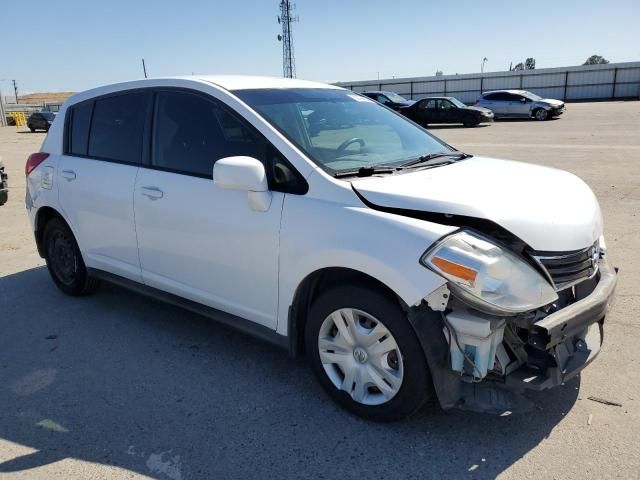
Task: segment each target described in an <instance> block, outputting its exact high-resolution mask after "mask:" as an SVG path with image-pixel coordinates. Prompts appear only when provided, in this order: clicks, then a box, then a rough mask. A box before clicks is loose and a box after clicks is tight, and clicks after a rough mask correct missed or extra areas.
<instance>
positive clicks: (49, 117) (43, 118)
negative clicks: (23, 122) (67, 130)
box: [27, 112, 56, 132]
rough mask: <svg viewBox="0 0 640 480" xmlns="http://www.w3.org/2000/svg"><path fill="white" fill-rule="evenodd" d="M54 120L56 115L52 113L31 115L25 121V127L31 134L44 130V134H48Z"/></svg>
mask: <svg viewBox="0 0 640 480" xmlns="http://www.w3.org/2000/svg"><path fill="white" fill-rule="evenodd" d="M54 118H56V114H55V113H53V112H36V113H32V114H31V115H29V118H28V119H27V127H29V130H31V131H32V132H35V131H36V130H44V131H45V132H48V131H49V127H50V126H51V124H52V123H53V120H54Z"/></svg>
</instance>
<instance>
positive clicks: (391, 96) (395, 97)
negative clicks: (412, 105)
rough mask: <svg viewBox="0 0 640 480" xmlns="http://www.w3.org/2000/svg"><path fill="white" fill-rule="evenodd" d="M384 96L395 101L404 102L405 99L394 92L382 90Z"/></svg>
mask: <svg viewBox="0 0 640 480" xmlns="http://www.w3.org/2000/svg"><path fill="white" fill-rule="evenodd" d="M384 96H386V97H387V98H388V99H389V100H391V101H392V102H395V103H405V102H406V101H407V99H406V98H404V97H401V96H400V95H398V94H397V93H395V92H384Z"/></svg>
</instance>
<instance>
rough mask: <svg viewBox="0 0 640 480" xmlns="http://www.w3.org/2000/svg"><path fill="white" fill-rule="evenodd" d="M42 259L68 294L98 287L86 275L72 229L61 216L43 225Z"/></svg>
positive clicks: (77, 294) (87, 292) (88, 291)
mask: <svg viewBox="0 0 640 480" xmlns="http://www.w3.org/2000/svg"><path fill="white" fill-rule="evenodd" d="M43 242H44V249H45V261H46V262H47V269H48V270H49V274H50V275H51V278H52V279H53V282H54V283H55V284H56V285H57V286H58V288H60V290H62V291H63V292H64V293H66V294H67V295H74V296H79V295H87V294H89V293H92V292H93V291H94V290H95V289H96V288H97V287H98V284H99V282H98V280H97V279H95V278H92V277H91V276H89V273H88V272H87V268H86V266H85V264H84V261H83V260H82V254H81V253H80V248H78V243H77V242H76V239H75V237H74V236H73V232H71V229H70V228H69V226H68V225H67V224H66V223H65V222H64V220H62V219H61V218H60V217H54V218H52V219H51V220H49V222H48V223H47V225H46V226H45V228H44V234H43Z"/></svg>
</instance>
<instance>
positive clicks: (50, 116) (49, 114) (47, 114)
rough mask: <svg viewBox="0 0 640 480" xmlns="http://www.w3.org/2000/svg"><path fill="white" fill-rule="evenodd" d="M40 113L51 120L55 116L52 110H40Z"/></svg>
mask: <svg viewBox="0 0 640 480" xmlns="http://www.w3.org/2000/svg"><path fill="white" fill-rule="evenodd" d="M40 115H42V116H43V117H44V118H45V119H46V120H53V119H54V118H56V114H55V113H53V112H40Z"/></svg>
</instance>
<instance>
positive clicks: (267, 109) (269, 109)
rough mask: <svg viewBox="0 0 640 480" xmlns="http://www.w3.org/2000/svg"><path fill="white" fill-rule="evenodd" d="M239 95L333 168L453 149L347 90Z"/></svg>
mask: <svg viewBox="0 0 640 480" xmlns="http://www.w3.org/2000/svg"><path fill="white" fill-rule="evenodd" d="M234 93H235V95H237V96H238V97H239V98H241V99H242V100H243V101H244V102H246V103H247V104H248V105H250V106H251V107H252V108H253V109H254V110H256V111H257V112H258V113H259V114H260V115H262V117H264V119H265V120H267V121H268V122H269V123H271V124H272V125H273V126H274V127H275V128H277V129H278V130H279V131H280V132H281V133H282V134H283V135H285V136H286V137H288V138H289V140H291V141H292V142H293V143H294V144H296V146H298V147H299V148H300V149H301V150H302V151H304V152H305V153H306V154H307V155H308V156H309V158H310V159H311V160H313V161H314V162H315V163H316V164H317V165H319V166H320V167H322V168H323V169H325V170H327V171H328V172H329V173H337V172H344V171H350V170H354V169H356V170H357V169H359V168H362V167H365V168H367V167H375V166H378V165H399V164H402V163H405V162H407V161H409V160H413V159H416V158H418V157H421V156H423V155H428V154H430V153H438V152H449V151H453V150H452V149H451V148H450V147H448V146H447V145H446V144H444V143H443V142H441V141H440V140H438V139H437V138H435V137H433V136H432V135H430V134H429V133H427V132H426V130H423V129H422V128H420V127H418V126H417V125H415V124H413V123H412V122H410V121H408V120H406V119H405V118H404V117H402V116H400V115H398V114H396V113H394V112H392V111H390V110H388V109H387V108H384V107H383V106H381V105H380V104H379V103H377V102H374V101H373V100H370V99H368V98H366V97H363V96H361V95H357V94H355V93H353V92H350V91H348V90H341V89H329V88H317V89H316V88H291V89H259V90H238V91H235V92H234Z"/></svg>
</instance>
